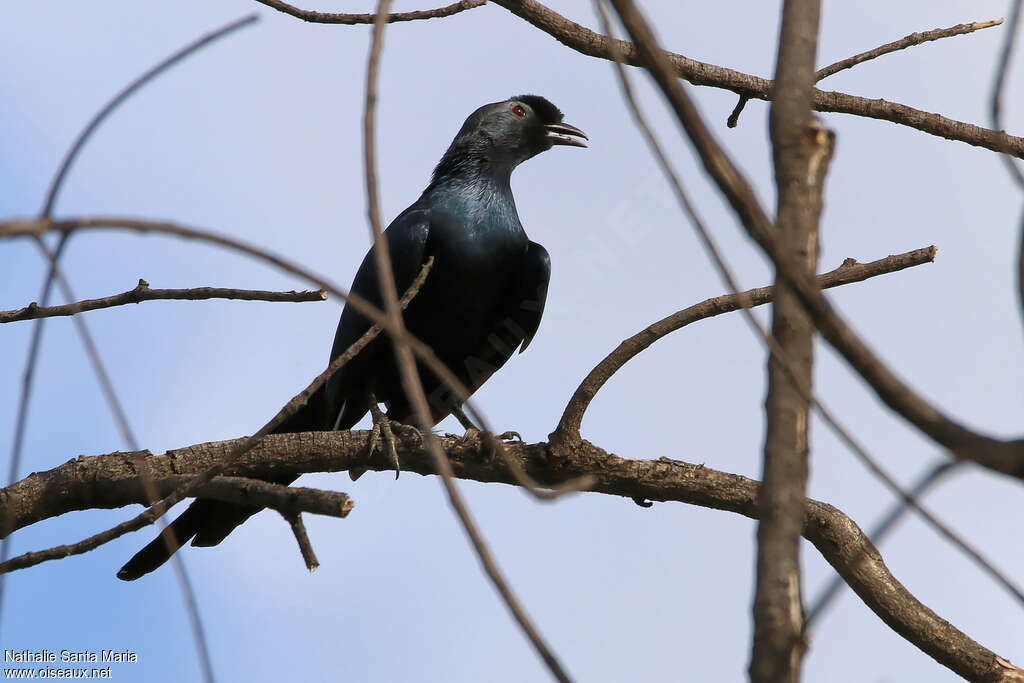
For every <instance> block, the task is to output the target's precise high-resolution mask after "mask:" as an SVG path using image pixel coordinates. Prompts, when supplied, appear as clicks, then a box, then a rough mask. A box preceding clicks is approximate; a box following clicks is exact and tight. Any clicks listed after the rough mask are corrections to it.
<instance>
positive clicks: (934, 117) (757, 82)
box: [494, 0, 1024, 157]
mask: <svg viewBox="0 0 1024 683" xmlns="http://www.w3.org/2000/svg"><path fill="white" fill-rule="evenodd" d="M494 4H496V5H501V6H502V7H504V8H505V9H507V10H508V11H509V12H512V13H513V14H515V15H516V16H518V17H521V18H522V19H525V20H526V21H527V22H529V23H530V24H532V25H534V26H535V27H537V28H539V29H540V30H541V31H544V32H545V33H547V34H548V35H550V36H552V37H553V38H555V40H557V41H558V42H560V43H562V44H563V45H565V46H567V47H569V48H571V49H573V50H575V51H577V52H579V53H581V54H584V55H587V56H590V57H597V58H599V59H615V56H614V52H613V50H612V47H611V45H610V43H611V42H612V41H611V40H610V39H608V38H607V37H605V36H602V35H600V34H598V33H595V32H594V31H591V30H590V29H588V28H586V27H584V26H581V25H580V24H577V23H576V22H574V21H570V20H569V19H566V18H565V17H563V16H562V15H560V14H558V13H557V12H555V11H553V10H551V9H549V8H547V7H545V6H544V5H542V4H540V3H539V2H536V0H494ZM616 42H617V47H616V49H617V50H618V51H619V53H621V54H622V56H623V60H624V61H625V63H627V64H630V65H632V66H640V65H641V64H642V63H643V59H642V58H641V52H640V50H639V49H638V46H636V45H635V44H633V43H628V42H625V41H616ZM661 54H662V58H663V59H664V60H665V61H666V63H667V65H668V69H669V73H671V74H673V76H675V77H678V78H684V79H686V80H687V81H689V82H690V83H692V84H694V85H702V86H709V87H714V88H722V89H724V90H730V91H732V92H734V93H736V94H737V95H741V96H746V97H748V98H750V99H757V100H769V99H771V93H772V82H771V81H770V80H768V79H766V78H760V77H758V76H751V75H749V74H745V73H742V72H739V71H735V70H733V69H727V68H725V67H721V66H716V65H714V64H708V63H706V62H699V61H697V60H695V59H690V58H689V57H684V56H683V55H680V54H676V53H673V52H665V51H661ZM813 93H814V94H813V100H812V106H813V107H814V109H815V110H817V111H824V112H837V113H841V114H853V115H855V116H865V117H868V118H872V119H880V120H883V121H891V122H892V123H898V124H901V125H904V126H909V127H911V128H916V129H917V130H920V131H923V132H925V133H929V134H931V135H937V136H939V137H943V138H946V139H949V140H957V141H960V142H966V143H967V144H969V145H976V146H979V147H985V148H987V149H991V150H993V151H995V152H1005V153H1007V154H1012V155H1013V156H1016V157H1024V138H1021V137H1017V136H1013V135H1007V134H1006V133H1005V132H1003V131H996V130H989V129H987V128H982V127H981V126H975V125H972V124H969V123H964V122H962V121H956V120H953V119H949V118H946V117H944V116H940V115H938V114H931V113H928V112H925V111H921V110H920V109H914V108H913V107H908V106H906V105H903V104H898V103H895V102H886V101H885V100H872V99H868V98H866V97H857V96H854V95H847V94H845V93H840V92H829V91H823V90H814V91H813Z"/></svg>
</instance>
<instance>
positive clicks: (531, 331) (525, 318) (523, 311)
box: [518, 242, 551, 353]
mask: <svg viewBox="0 0 1024 683" xmlns="http://www.w3.org/2000/svg"><path fill="white" fill-rule="evenodd" d="M550 280H551V257H550V256H548V250H547V249H545V248H544V247H542V246H541V245H539V244H537V243H536V242H530V246H529V247H528V248H527V251H526V263H525V265H524V267H523V277H522V279H521V280H520V281H519V297H518V298H519V312H518V316H519V322H520V325H521V326H522V329H523V331H524V332H526V335H525V336H524V337H523V343H522V346H520V347H519V353H522V352H523V351H525V350H526V347H527V346H529V345H530V342H531V341H533V335H535V334H537V328H538V327H540V318H541V316H542V315H544V302H545V301H546V300H547V298H548V282H549V281H550Z"/></svg>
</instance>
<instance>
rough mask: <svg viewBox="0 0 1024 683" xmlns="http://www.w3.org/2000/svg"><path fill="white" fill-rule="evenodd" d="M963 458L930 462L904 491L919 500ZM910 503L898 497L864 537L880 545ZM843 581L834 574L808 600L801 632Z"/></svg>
mask: <svg viewBox="0 0 1024 683" xmlns="http://www.w3.org/2000/svg"><path fill="white" fill-rule="evenodd" d="M963 465H964V461H963V460H948V459H946V458H942V459H941V460H939V461H938V462H936V463H935V464H934V465H932V466H931V467H930V468H929V469H928V471H927V472H925V474H924V475H923V476H922V477H921V478H919V479H918V480H917V481H916V482H915V483H914V485H913V486H911V487H910V488H909V489H908V490H907V494H908V495H910V496H912V497H913V498H914V500H915V501H918V500H920V499H921V498H922V497H923V496H924V494H925V493H927V492H928V490H929V489H931V488H932V487H933V486H934V485H935V484H937V483H939V481H940V480H941V479H943V478H944V477H945V476H946V475H948V474H951V473H952V472H954V471H955V470H956V469H957V468H959V467H963ZM912 507H913V506H911V505H908V504H907V503H906V502H905V501H902V500H899V501H897V502H896V503H894V504H893V506H892V507H891V508H889V511H888V512H887V513H886V514H885V516H884V517H882V520H881V521H880V522H878V523H877V524H876V525H875V527H874V528H873V529H872V530H871V531H870V532H869V533H868V537H869V538H870V539H871V542H872V543H873V544H874V545H876V546H878V545H881V544H882V541H883V540H885V538H886V537H887V536H888V535H889V532H890V531H892V530H893V529H894V528H895V526H896V523H897V522H898V521H899V520H900V519H901V518H902V517H903V515H904V514H905V513H906V512H907V510H910V509H912ZM845 584H846V582H845V581H843V577H841V576H835V577H833V579H832V581H830V582H829V584H828V587H827V588H825V589H824V590H823V591H821V593H819V595H818V597H817V598H816V599H815V600H814V602H813V603H811V606H810V607H808V608H807V615H806V617H804V633H806V632H807V631H809V630H810V629H811V627H812V626H813V624H814V622H815V621H817V620H818V619H819V618H820V617H821V615H822V614H823V613H824V612H825V610H827V609H828V607H829V605H831V604H832V601H833V600H834V599H835V598H836V596H837V595H839V591H840V590H842V588H843V586H844V585H845Z"/></svg>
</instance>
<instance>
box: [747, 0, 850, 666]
mask: <svg viewBox="0 0 1024 683" xmlns="http://www.w3.org/2000/svg"><path fill="white" fill-rule="evenodd" d="M820 16H821V7H820V5H819V2H818V0H786V2H785V3H784V4H783V10H782V27H781V29H780V31H779V40H778V43H779V44H778V58H777V63H776V78H775V91H774V93H773V99H772V106H771V113H770V116H769V129H770V137H771V142H772V157H773V160H774V162H775V184H776V186H777V190H778V209H777V212H778V213H777V216H778V217H777V219H776V226H777V227H776V230H777V236H778V238H779V241H780V242H782V248H783V249H785V250H786V251H787V252H788V253H789V254H790V255H791V256H792V257H793V259H794V260H796V261H797V262H798V263H799V264H800V266H801V267H803V268H804V269H805V271H806V272H808V273H814V271H815V268H816V266H817V262H818V222H819V220H820V218H821V205H822V190H823V187H824V181H825V174H826V173H827V170H828V165H829V162H830V161H831V159H832V150H833V136H832V135H831V133H829V132H827V131H826V130H824V128H823V127H822V126H821V124H819V123H818V122H816V121H815V120H814V119H813V118H812V115H811V106H810V105H811V90H812V85H813V83H814V64H815V56H816V54H817V45H818V25H819V19H820ZM772 336H773V337H774V338H775V340H776V341H777V343H778V346H779V349H780V355H781V357H779V356H777V355H776V351H775V349H774V347H773V349H772V352H771V353H770V354H769V357H768V395H767V397H766V399H765V425H766V430H765V444H764V475H763V477H762V479H763V484H762V486H761V520H760V522H759V523H758V526H757V574H756V587H755V592H754V645H753V649H752V653H751V659H750V678H751V680H752V681H755V682H758V683H775V682H783V681H790V682H791V683H796V682H797V681H798V680H800V668H801V664H802V661H803V654H804V651H805V650H806V647H807V645H806V643H805V642H804V641H803V630H804V629H803V600H802V597H801V594H802V590H801V585H802V581H801V575H800V533H801V530H802V527H803V515H804V496H805V490H806V488H807V472H808V460H809V457H810V453H809V448H808V437H807V425H808V422H809V418H810V410H811V402H810V395H811V391H812V389H811V387H812V380H813V359H814V354H813V339H814V326H813V325H812V324H811V322H810V320H808V318H807V314H806V313H804V311H803V307H802V306H801V305H800V301H799V300H798V299H797V297H796V295H795V294H794V293H793V291H792V289H791V288H790V287H789V286H788V285H787V284H786V282H785V281H784V280H783V279H781V278H780V277H778V276H776V280H775V305H774V306H773V307H772ZM783 359H786V361H785V362H784V360H783Z"/></svg>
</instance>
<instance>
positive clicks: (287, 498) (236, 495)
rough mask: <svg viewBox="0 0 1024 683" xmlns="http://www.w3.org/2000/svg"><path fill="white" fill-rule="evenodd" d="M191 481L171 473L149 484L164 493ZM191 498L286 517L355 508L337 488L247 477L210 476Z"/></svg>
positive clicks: (345, 512) (328, 514) (341, 512)
mask: <svg viewBox="0 0 1024 683" xmlns="http://www.w3.org/2000/svg"><path fill="white" fill-rule="evenodd" d="M147 462H148V460H147ZM136 464H137V465H138V464H140V463H138V462H137V463H136ZM142 479H143V478H142V477H141V476H140V477H139V479H138V480H137V483H135V484H131V486H144V485H145V482H143V481H142ZM191 481H192V477H188V476H180V475H172V476H164V477H161V478H159V479H157V480H154V482H153V485H154V486H155V487H156V490H157V491H159V492H160V495H164V496H166V495H170V494H171V493H173V492H174V491H175V489H179V488H181V487H182V486H185V485H187V484H189V483H191ZM195 497H196V498H213V499H214V500H222V501H224V502H226V503H237V504H238V505H258V506H259V507H265V508H270V509H271V510H277V511H278V512H280V513H281V514H282V515H285V516H286V517H287V516H288V515H297V514H299V513H302V512H309V513H312V514H314V515H324V516H326V517H338V518H339V519H344V518H345V517H348V513H350V512H351V511H352V508H353V507H355V503H353V502H352V499H351V498H349V497H348V494H346V493H342V492H340V491H325V490H323V489H311V488H307V487H305V486H282V485H281V484H274V483H271V482H269V481H264V480H262V479H250V478H248V477H228V476H219V477H214V478H213V479H211V480H210V481H208V482H206V483H205V484H202V485H201V486H199V487H198V488H197V489H196V490H195ZM139 502H142V503H144V504H148V503H147V499H146V498H141V499H140V500H139Z"/></svg>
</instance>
